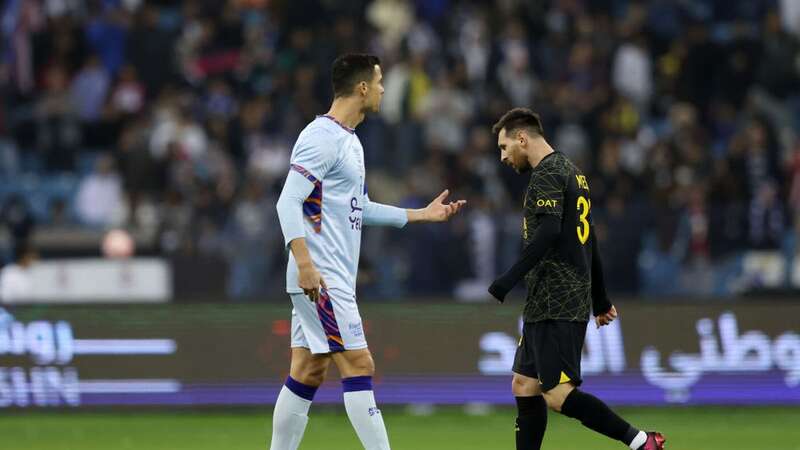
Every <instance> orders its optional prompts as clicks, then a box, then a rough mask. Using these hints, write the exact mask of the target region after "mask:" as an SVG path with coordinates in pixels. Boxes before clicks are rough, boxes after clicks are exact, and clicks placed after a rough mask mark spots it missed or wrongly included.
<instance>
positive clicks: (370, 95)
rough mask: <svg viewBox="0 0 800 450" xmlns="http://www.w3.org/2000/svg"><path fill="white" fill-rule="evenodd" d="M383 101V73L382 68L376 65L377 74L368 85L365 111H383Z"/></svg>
mask: <svg viewBox="0 0 800 450" xmlns="http://www.w3.org/2000/svg"><path fill="white" fill-rule="evenodd" d="M382 99H383V73H382V71H381V66H379V65H377V64H376V65H375V73H374V75H373V76H372V81H370V82H369V83H367V91H366V99H365V101H364V109H365V110H366V111H367V112H373V113H376V112H378V111H380V110H381V100H382Z"/></svg>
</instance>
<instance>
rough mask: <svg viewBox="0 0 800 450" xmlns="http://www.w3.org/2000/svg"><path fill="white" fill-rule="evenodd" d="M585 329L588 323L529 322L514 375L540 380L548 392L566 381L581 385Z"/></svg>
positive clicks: (523, 328)
mask: <svg viewBox="0 0 800 450" xmlns="http://www.w3.org/2000/svg"><path fill="white" fill-rule="evenodd" d="M586 326H587V323H586V322H568V321H566V320H544V321H542V322H535V323H528V322H526V323H525V324H523V326H522V339H520V341H519V346H518V347H517V354H516V356H514V368H513V370H514V372H515V373H518V374H520V375H525V376H526V377H531V378H538V379H539V383H540V384H541V386H542V391H545V392H546V391H549V390H550V389H553V388H554V387H556V386H558V385H559V384H561V383H566V382H571V383H572V384H574V385H575V386H580V385H581V383H582V382H583V380H582V379H581V351H582V350H583V341H584V339H585V338H586Z"/></svg>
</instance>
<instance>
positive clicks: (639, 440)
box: [629, 431, 647, 450]
mask: <svg viewBox="0 0 800 450" xmlns="http://www.w3.org/2000/svg"><path fill="white" fill-rule="evenodd" d="M645 442H647V433H645V432H644V431H640V432H639V434H637V435H636V437H635V438H633V440H632V441H631V445H629V447H630V448H631V449H633V450H637V449H638V448H639V447H641V446H642V445H644V443H645Z"/></svg>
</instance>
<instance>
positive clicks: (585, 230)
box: [576, 195, 592, 244]
mask: <svg viewBox="0 0 800 450" xmlns="http://www.w3.org/2000/svg"><path fill="white" fill-rule="evenodd" d="M591 207H592V201H591V200H587V199H586V197H584V196H582V195H581V196H580V197H578V220H579V221H580V223H579V224H578V226H577V227H576V229H577V231H578V240H579V241H581V244H586V241H588V240H589V221H588V220H587V219H588V218H589V209H590V208H591Z"/></svg>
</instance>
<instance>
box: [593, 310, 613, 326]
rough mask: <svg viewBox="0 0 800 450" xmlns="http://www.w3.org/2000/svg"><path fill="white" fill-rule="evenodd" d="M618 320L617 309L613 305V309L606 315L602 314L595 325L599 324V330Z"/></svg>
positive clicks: (596, 318)
mask: <svg viewBox="0 0 800 450" xmlns="http://www.w3.org/2000/svg"><path fill="white" fill-rule="evenodd" d="M616 318H617V308H615V307H614V305H611V309H609V310H608V311H607V312H606V313H605V314H600V315H599V316H596V317H595V318H594V321H595V323H596V324H597V328H600V327H602V326H603V325H608V324H610V323H611V322H613V321H614V319H616Z"/></svg>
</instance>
